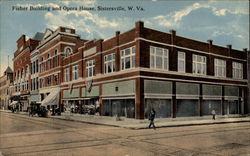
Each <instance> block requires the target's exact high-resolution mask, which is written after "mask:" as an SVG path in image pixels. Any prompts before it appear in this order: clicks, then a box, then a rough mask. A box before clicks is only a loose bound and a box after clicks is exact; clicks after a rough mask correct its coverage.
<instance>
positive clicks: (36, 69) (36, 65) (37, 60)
mask: <svg viewBox="0 0 250 156" xmlns="http://www.w3.org/2000/svg"><path fill="white" fill-rule="evenodd" d="M36 73H38V60H36Z"/></svg>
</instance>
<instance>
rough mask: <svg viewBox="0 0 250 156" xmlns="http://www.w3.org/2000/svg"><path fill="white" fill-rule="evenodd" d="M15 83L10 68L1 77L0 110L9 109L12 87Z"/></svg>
mask: <svg viewBox="0 0 250 156" xmlns="http://www.w3.org/2000/svg"><path fill="white" fill-rule="evenodd" d="M12 83H13V71H12V69H11V68H10V67H9V66H8V67H7V69H6V70H5V71H4V75H3V76H1V77H0V109H8V106H9V105H10V89H9V87H10V85H11V84H12Z"/></svg>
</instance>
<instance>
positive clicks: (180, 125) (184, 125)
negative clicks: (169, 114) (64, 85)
mask: <svg viewBox="0 0 250 156" xmlns="http://www.w3.org/2000/svg"><path fill="white" fill-rule="evenodd" d="M48 118H54V119H59V120H65V121H74V122H82V123H87V124H92V125H102V126H111V127H120V128H127V129H132V130H140V129H148V127H147V126H146V127H129V126H123V125H112V124H105V123H96V122H88V121H79V120H73V119H65V118H56V117H48ZM241 122H250V120H242V121H220V122H210V123H189V124H178V125H162V126H158V127H156V128H167V127H186V126H201V125H214V124H227V123H241Z"/></svg>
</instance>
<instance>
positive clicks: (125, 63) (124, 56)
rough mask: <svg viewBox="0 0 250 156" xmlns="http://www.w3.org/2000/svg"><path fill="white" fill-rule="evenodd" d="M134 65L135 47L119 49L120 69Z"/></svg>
mask: <svg viewBox="0 0 250 156" xmlns="http://www.w3.org/2000/svg"><path fill="white" fill-rule="evenodd" d="M134 67H135V47H130V48H127V49H124V50H121V70H125V69H130V68H134Z"/></svg>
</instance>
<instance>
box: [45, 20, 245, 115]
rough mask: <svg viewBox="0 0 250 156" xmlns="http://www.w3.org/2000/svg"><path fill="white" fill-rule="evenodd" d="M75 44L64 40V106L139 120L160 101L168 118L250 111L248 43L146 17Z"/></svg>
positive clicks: (161, 112)
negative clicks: (224, 42) (180, 31)
mask: <svg viewBox="0 0 250 156" xmlns="http://www.w3.org/2000/svg"><path fill="white" fill-rule="evenodd" d="M57 44H58V43H57ZM69 46H70V45H69ZM72 50H73V52H72V53H68V50H67V49H66V46H64V47H60V52H61V53H63V55H64V56H65V57H64V58H63V59H61V61H60V62H62V68H61V70H58V72H61V73H62V74H61V75H62V77H61V78H60V80H61V81H62V83H61V85H60V90H61V93H60V97H61V98H60V99H61V100H60V103H61V105H60V106H61V108H65V109H64V110H67V109H70V108H72V107H75V108H78V112H80V113H82V110H83V108H84V107H86V106H88V105H95V107H99V113H100V115H104V116H115V115H119V116H125V117H128V118H136V119H144V118H147V117H148V113H149V111H150V109H151V108H152V107H153V108H154V109H155V110H156V117H163V118H167V117H173V118H175V117H188V116H204V115H210V114H211V111H212V110H213V109H214V110H215V111H216V114H220V115H228V114H246V113H248V110H249V108H248V107H249V106H248V105H247V95H248V93H247V49H244V50H243V51H239V50H235V49H232V46H231V45H228V46H227V47H222V46H218V45H214V44H213V42H212V40H208V41H207V42H201V41H196V40H192V39H188V38H184V37H181V36H177V35H176V31H175V30H171V31H170V33H166V32H160V31H157V30H153V29H150V28H146V27H144V23H143V22H141V21H139V22H136V24H135V28H133V29H131V30H129V31H127V32H124V33H122V34H121V33H120V32H119V31H117V32H116V33H115V36H114V37H113V38H110V39H108V40H102V39H99V40H92V41H84V42H81V43H80V45H79V46H74V47H72ZM40 54H42V53H40ZM45 55H46V54H45ZM44 57H45V58H46V56H44ZM50 73H53V74H54V73H55V71H53V72H50ZM47 75H48V74H46V76H47ZM46 76H45V75H44V74H43V73H41V75H40V77H46ZM62 110H63V109H62Z"/></svg>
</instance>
